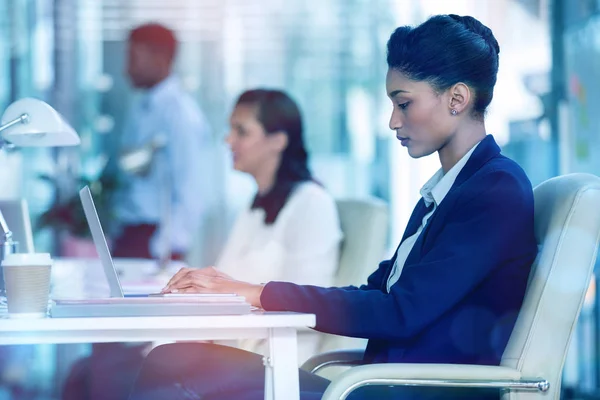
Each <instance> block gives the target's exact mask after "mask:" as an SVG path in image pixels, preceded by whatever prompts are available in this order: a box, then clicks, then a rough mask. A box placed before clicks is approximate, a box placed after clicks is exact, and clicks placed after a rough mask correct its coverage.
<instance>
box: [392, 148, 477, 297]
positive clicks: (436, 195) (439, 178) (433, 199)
mask: <svg viewBox="0 0 600 400" xmlns="http://www.w3.org/2000/svg"><path fill="white" fill-rule="evenodd" d="M479 143H481V142H479ZM479 143H477V144H476V145H475V146H473V147H472V148H471V150H469V152H468V153H467V154H465V155H464V156H463V157H462V158H461V159H460V160H459V161H458V162H457V163H456V164H454V166H453V167H452V168H450V171H448V172H447V173H446V174H444V171H443V170H442V169H441V168H440V169H439V170H438V171H437V172H436V173H435V174H434V175H433V176H432V177H431V178H430V179H429V180H428V181H427V182H426V183H425V184H424V185H423V187H422V188H421V196H422V197H423V201H424V202H425V205H426V206H427V207H429V206H430V205H431V204H433V209H432V210H431V211H430V212H429V213H427V215H425V216H424V217H423V220H422V221H421V226H419V229H417V232H416V233H415V234H414V235H412V236H410V237H407V238H406V240H405V241H404V242H402V244H401V245H400V247H399V248H398V253H397V255H396V262H395V263H394V266H393V268H392V272H391V273H390V276H389V278H388V281H387V291H388V293H389V292H390V289H391V288H392V286H393V285H394V284H395V283H396V282H398V279H400V274H402V269H403V268H404V264H405V263H406V260H407V259H408V255H409V254H410V252H411V250H412V248H413V246H414V245H415V243H416V241H417V239H418V238H419V235H420V234H421V232H422V231H423V229H424V228H425V226H426V225H427V221H429V218H430V217H431V216H432V215H433V213H434V212H435V210H436V209H437V208H438V207H439V206H440V204H441V203H442V201H443V200H444V197H446V195H447V194H448V192H449V191H450V189H451V188H452V185H454V181H455V180H456V178H457V177H458V174H460V171H462V169H463V168H464V166H465V164H466V163H467V161H469V158H470V157H471V154H473V152H474V151H475V149H476V148H477V146H478V145H479Z"/></svg>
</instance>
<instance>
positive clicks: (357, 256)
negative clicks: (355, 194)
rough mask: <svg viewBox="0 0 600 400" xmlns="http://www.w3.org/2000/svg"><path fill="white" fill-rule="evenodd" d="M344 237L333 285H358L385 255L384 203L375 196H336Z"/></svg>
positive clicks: (386, 218) (385, 217)
mask: <svg viewBox="0 0 600 400" xmlns="http://www.w3.org/2000/svg"><path fill="white" fill-rule="evenodd" d="M336 203H337V209H338V213H339V217H340V224H341V229H342V233H343V234H344V240H343V242H342V249H341V252H340V262H339V266H338V270H337V273H336V281H335V285H336V286H347V285H361V284H363V283H366V281H367V277H368V276H369V275H370V274H371V273H372V272H373V271H375V269H376V268H377V265H378V263H379V262H380V261H381V260H382V258H383V257H384V256H385V248H386V246H387V237H388V211H387V205H386V204H385V203H384V202H383V201H381V200H378V199H374V198H368V199H351V200H350V199H348V200H346V199H344V200H337V201H336Z"/></svg>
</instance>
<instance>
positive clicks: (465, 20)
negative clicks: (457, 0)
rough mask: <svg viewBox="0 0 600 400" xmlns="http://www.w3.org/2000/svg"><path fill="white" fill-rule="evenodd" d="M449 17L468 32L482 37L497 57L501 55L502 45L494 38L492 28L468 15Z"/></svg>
mask: <svg viewBox="0 0 600 400" xmlns="http://www.w3.org/2000/svg"><path fill="white" fill-rule="evenodd" d="M448 16H449V17H450V18H452V19H453V20H455V21H456V22H459V23H461V24H463V26H464V27H465V28H466V29H467V30H468V31H471V32H473V33H474V34H476V35H479V36H481V37H482V38H483V40H485V41H486V42H487V44H489V45H490V46H491V47H492V49H494V51H495V52H496V55H498V54H500V45H499V44H498V41H497V40H496V38H495V37H494V34H493V33H492V30H491V29H490V28H488V27H487V26H485V25H484V24H482V23H481V22H479V21H478V20H476V19H475V18H473V17H471V16H468V15H465V16H460V15H456V14H449V15H448Z"/></svg>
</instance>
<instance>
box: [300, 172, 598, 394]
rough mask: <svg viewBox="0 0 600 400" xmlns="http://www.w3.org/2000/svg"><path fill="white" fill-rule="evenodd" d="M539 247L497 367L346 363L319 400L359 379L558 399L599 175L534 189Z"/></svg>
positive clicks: (337, 357)
mask: <svg viewBox="0 0 600 400" xmlns="http://www.w3.org/2000/svg"><path fill="white" fill-rule="evenodd" d="M534 196H535V234H536V238H537V241H538V245H539V246H540V250H539V253H538V257H537V259H536V261H535V263H534V265H533V268H532V272H531V275H530V278H529V285H528V287H527V292H526V295H525V300H524V303H523V306H522V308H521V311H520V313H519V317H518V319H517V322H516V325H515V328H514V330H513V332H512V335H511V337H510V340H509V342H508V345H507V348H506V350H505V351H504V354H503V357H502V361H501V364H500V366H481V365H456V364H391V363H390V364H373V365H360V366H357V367H354V368H351V369H349V370H348V371H346V372H344V373H343V374H342V375H340V376H339V378H338V379H335V380H334V381H333V382H332V383H331V385H330V386H329V387H328V389H327V391H326V392H325V394H324V396H323V400H332V399H345V398H346V397H347V396H348V395H349V394H350V393H351V392H352V391H353V390H355V389H357V388H359V387H361V386H365V385H421V386H447V387H482V388H500V389H502V392H503V399H504V400H528V399H532V400H533V399H558V398H559V396H560V387H561V375H562V369H563V365H564V360H565V356H566V353H567V349H568V345H569V341H570V339H571V336H572V333H573V330H574V328H575V325H576V322H577V318H578V316H579V312H580V310H581V306H582V304H583V300H584V296H585V293H586V290H587V288H588V285H589V282H590V277H591V274H592V269H593V266H594V263H595V260H596V255H597V250H598V243H599V239H600V212H599V211H598V205H599V204H600V178H598V177H596V176H593V175H589V174H571V175H565V176H561V177H557V178H553V179H549V180H548V181H546V182H544V183H542V184H540V185H539V186H537V187H536V188H535V190H534ZM359 355H360V352H341V353H340V352H337V353H336V352H333V353H330V354H329V355H321V356H317V358H316V359H311V360H309V361H308V362H307V363H305V365H304V366H303V368H305V369H308V370H313V371H316V370H318V369H320V368H323V367H324V366H328V365H339V364H343V363H349V364H360V357H359Z"/></svg>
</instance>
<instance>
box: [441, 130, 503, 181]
mask: <svg viewBox="0 0 600 400" xmlns="http://www.w3.org/2000/svg"><path fill="white" fill-rule="evenodd" d="M498 154H500V147H499V146H498V145H497V144H496V141H495V140H494V136H492V135H487V136H486V137H485V138H484V139H483V140H482V141H481V143H479V146H477V148H476V149H475V151H474V152H473V154H471V157H470V158H469V161H467V163H466V164H465V166H464V167H463V169H462V171H460V174H458V176H457V177H456V180H455V181H454V184H453V185H452V188H451V189H450V191H452V190H454V189H455V188H456V187H458V186H460V185H462V184H463V182H464V181H466V180H467V179H469V178H470V177H471V176H473V174H475V172H477V171H478V170H479V169H480V168H481V167H482V166H483V165H484V164H485V163H487V162H488V161H489V160H491V159H492V158H494V157H496V156H497V155H498Z"/></svg>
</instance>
